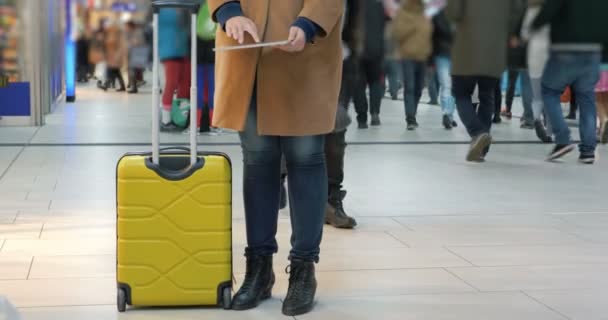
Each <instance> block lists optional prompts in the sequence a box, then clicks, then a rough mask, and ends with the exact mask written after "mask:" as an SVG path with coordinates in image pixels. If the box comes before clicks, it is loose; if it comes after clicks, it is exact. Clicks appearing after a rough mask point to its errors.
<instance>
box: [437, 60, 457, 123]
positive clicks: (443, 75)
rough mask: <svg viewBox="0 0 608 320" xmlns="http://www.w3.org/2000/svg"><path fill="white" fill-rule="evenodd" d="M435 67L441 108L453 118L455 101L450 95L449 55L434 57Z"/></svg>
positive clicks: (450, 66) (450, 65) (450, 64)
mask: <svg viewBox="0 0 608 320" xmlns="http://www.w3.org/2000/svg"><path fill="white" fill-rule="evenodd" d="M435 68H437V77H438V78H439V86H440V90H439V91H440V93H439V94H440V96H441V110H442V111H443V114H445V115H447V116H448V117H450V119H452V120H453V117H454V110H455V109H456V103H455V102H454V97H453V96H452V76H451V75H450V70H451V68H452V62H451V60H450V57H448V56H437V57H435Z"/></svg>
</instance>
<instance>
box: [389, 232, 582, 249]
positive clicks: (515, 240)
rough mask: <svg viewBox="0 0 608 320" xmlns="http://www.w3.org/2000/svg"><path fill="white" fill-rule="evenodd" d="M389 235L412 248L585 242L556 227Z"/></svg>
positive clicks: (393, 233)
mask: <svg viewBox="0 0 608 320" xmlns="http://www.w3.org/2000/svg"><path fill="white" fill-rule="evenodd" d="M389 233H390V234H391V235H393V236H395V237H396V238H397V239H399V240H401V241H403V242H405V243H407V244H408V245H409V246H411V247H425V246H439V247H441V246H475V245H496V246H501V245H523V244H572V243H583V240H582V239H580V238H578V237H576V236H574V235H571V234H568V233H566V232H562V231H559V230H557V229H554V228H530V227H513V228H508V227H504V228H483V227H479V228H476V227H438V228H435V227H416V228H415V231H408V230H401V231H389Z"/></svg>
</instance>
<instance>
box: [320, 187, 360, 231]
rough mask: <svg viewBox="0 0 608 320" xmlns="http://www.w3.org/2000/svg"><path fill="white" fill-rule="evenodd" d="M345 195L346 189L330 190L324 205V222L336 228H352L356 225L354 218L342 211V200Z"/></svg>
mask: <svg viewBox="0 0 608 320" xmlns="http://www.w3.org/2000/svg"><path fill="white" fill-rule="evenodd" d="M345 197H346V191H344V190H337V191H335V192H331V194H330V195H329V201H328V203H327V206H325V223H326V224H329V225H332V226H333V227H335V228H338V229H353V228H354V227H356V226H357V221H356V220H355V219H354V218H351V217H349V216H348V215H347V214H346V212H344V206H343V204H342V202H343V201H344V198H345Z"/></svg>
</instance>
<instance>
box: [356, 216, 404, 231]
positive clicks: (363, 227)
mask: <svg viewBox="0 0 608 320" xmlns="http://www.w3.org/2000/svg"><path fill="white" fill-rule="evenodd" d="M355 218H356V220H357V227H356V228H355V231H392V230H403V229H405V228H406V227H404V226H403V225H401V224H400V223H399V222H397V221H396V220H395V219H393V218H383V217H378V218H375V217H355Z"/></svg>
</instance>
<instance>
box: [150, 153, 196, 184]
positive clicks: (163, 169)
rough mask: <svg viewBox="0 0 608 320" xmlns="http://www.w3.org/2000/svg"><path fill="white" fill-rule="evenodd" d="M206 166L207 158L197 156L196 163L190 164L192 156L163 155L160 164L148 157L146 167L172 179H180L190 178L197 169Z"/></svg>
mask: <svg viewBox="0 0 608 320" xmlns="http://www.w3.org/2000/svg"><path fill="white" fill-rule="evenodd" d="M204 166H205V158H201V157H199V158H197V160H196V163H195V164H194V165H190V157H189V156H185V157H161V158H160V161H159V164H155V163H154V162H153V161H152V158H150V157H147V158H146V167H147V168H148V169H150V170H152V171H154V172H156V174H158V175H159V176H160V177H162V178H164V179H166V180H170V181H180V180H184V179H187V178H189V177H190V176H192V175H193V174H194V173H195V172H196V171H198V170H200V169H202V168H203V167H204Z"/></svg>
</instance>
